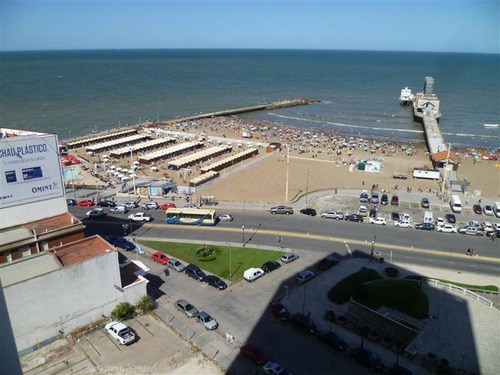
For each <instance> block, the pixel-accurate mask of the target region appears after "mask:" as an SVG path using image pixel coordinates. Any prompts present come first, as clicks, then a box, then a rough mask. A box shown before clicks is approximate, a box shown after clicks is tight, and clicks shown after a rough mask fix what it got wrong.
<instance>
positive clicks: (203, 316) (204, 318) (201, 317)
mask: <svg viewBox="0 0 500 375" xmlns="http://www.w3.org/2000/svg"><path fill="white" fill-rule="evenodd" d="M195 319H196V321H197V322H199V323H201V324H203V326H204V327H205V329H206V330H207V331H213V330H214V329H216V328H217V327H218V326H219V323H217V320H215V319H214V318H212V317H211V316H210V315H209V314H208V313H207V312H206V311H202V312H200V313H198V315H196V317H195Z"/></svg>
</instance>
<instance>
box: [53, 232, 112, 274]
mask: <svg viewBox="0 0 500 375" xmlns="http://www.w3.org/2000/svg"><path fill="white" fill-rule="evenodd" d="M49 251H50V252H51V253H53V254H54V256H56V257H57V259H59V261H60V262H61V264H62V266H63V267H66V266H69V265H72V264H75V263H80V262H84V261H86V260H89V259H92V258H95V257H98V256H100V255H102V254H104V253H107V252H109V251H116V250H114V249H113V246H111V245H110V244H109V243H107V242H106V241H105V240H103V239H102V238H101V237H100V236H92V237H87V238H84V239H82V240H79V241H75V242H71V243H69V244H66V245H63V246H61V247H58V248H56V249H53V250H49Z"/></svg>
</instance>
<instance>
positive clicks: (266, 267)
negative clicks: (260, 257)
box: [261, 260, 281, 273]
mask: <svg viewBox="0 0 500 375" xmlns="http://www.w3.org/2000/svg"><path fill="white" fill-rule="evenodd" d="M280 267H281V264H279V262H276V261H275V260H270V261H268V262H266V263H264V264H263V265H262V267H261V268H262V270H263V271H264V272H265V273H269V272H272V271H274V270H277V269H278V268H280Z"/></svg>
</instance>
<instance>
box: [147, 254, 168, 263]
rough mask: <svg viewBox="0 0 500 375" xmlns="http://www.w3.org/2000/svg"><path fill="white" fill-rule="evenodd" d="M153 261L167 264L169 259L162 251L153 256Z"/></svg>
mask: <svg viewBox="0 0 500 375" xmlns="http://www.w3.org/2000/svg"><path fill="white" fill-rule="evenodd" d="M151 259H153V260H154V261H155V262H158V263H161V264H167V262H168V259H169V258H168V256H166V255H165V254H163V253H162V252H161V251H157V252H156V253H153V254H151Z"/></svg>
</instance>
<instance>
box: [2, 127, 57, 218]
mask: <svg viewBox="0 0 500 375" xmlns="http://www.w3.org/2000/svg"><path fill="white" fill-rule="evenodd" d="M0 178H1V181H0V208H6V207H11V206H17V205H20V204H26V203H32V202H38V201H44V200H47V199H52V198H58V197H63V196H64V184H63V179H62V175H61V167H60V160H59V146H58V143H57V136H56V135H46V136H33V137H30V136H21V137H9V138H2V139H0Z"/></svg>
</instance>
